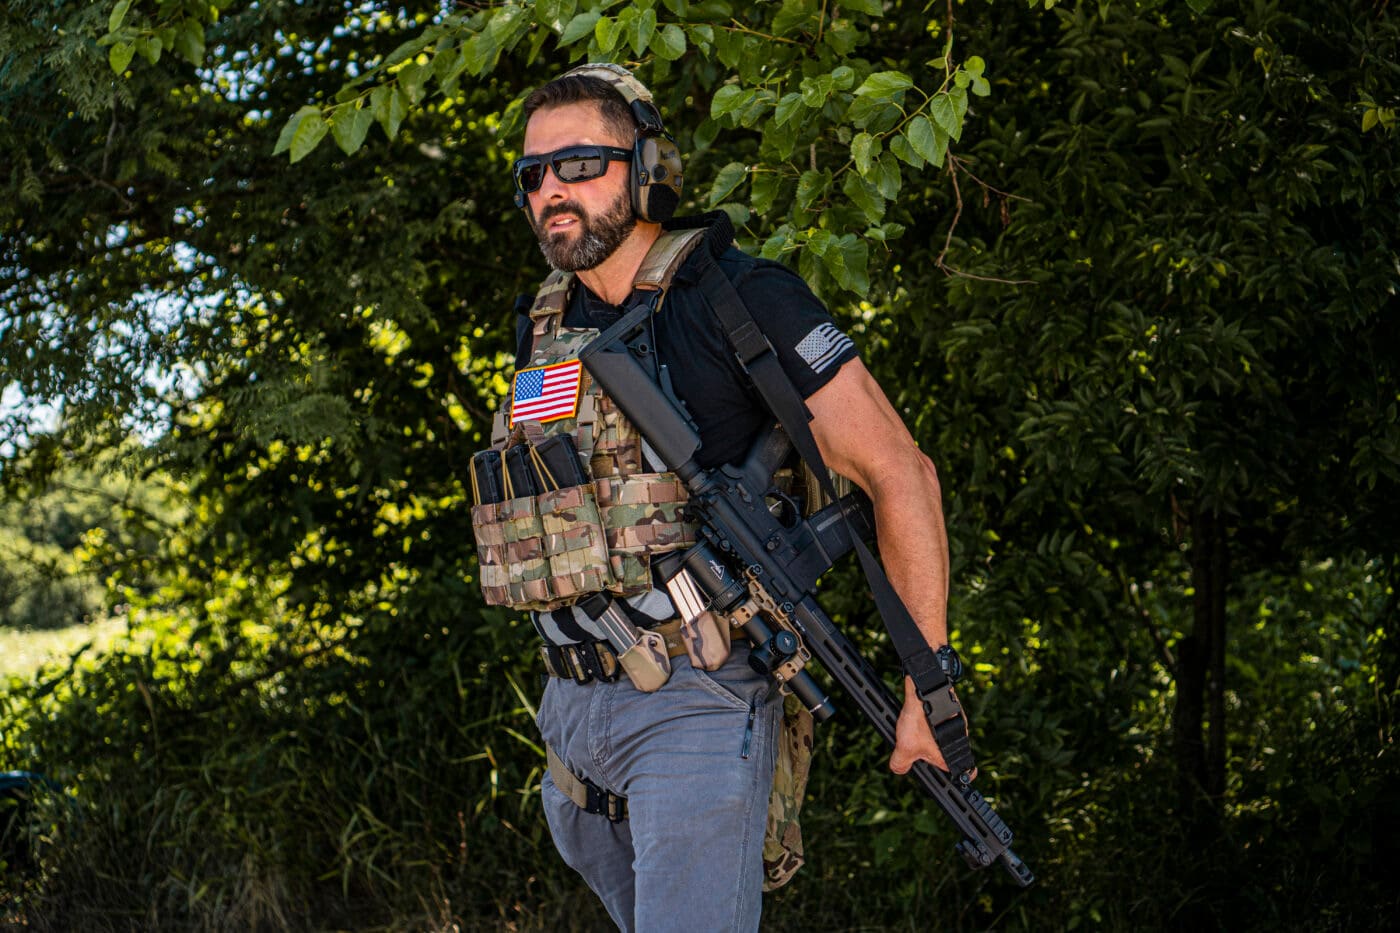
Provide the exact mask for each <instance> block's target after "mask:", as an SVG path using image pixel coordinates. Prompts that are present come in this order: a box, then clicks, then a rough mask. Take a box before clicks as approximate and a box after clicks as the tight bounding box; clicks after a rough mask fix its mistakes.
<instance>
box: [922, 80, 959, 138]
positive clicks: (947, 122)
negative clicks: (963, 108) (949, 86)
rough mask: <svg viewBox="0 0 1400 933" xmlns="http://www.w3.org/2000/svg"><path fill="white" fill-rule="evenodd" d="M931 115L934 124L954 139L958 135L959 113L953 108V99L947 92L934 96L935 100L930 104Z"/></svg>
mask: <svg viewBox="0 0 1400 933" xmlns="http://www.w3.org/2000/svg"><path fill="white" fill-rule="evenodd" d="M928 109H929V114H930V115H932V117H933V122H934V123H937V124H938V126H939V128H940V129H942V130H943V132H945V133H947V134H948V135H949V136H952V137H953V138H954V139H956V138H957V135H958V113H957V109H956V108H955V107H954V106H953V101H952V99H951V98H950V97H949V96H948V95H947V93H946V92H941V93H938V94H935V95H933V100H932V101H931V102H930V103H929V108H928Z"/></svg>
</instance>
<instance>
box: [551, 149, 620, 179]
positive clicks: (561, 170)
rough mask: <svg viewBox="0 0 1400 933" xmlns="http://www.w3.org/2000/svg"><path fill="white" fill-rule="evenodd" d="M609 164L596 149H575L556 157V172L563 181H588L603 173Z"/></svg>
mask: <svg viewBox="0 0 1400 933" xmlns="http://www.w3.org/2000/svg"><path fill="white" fill-rule="evenodd" d="M607 164H608V163H607V161H606V159H605V158H604V156H603V154H602V153H601V152H599V151H598V150H596V149H593V150H585V149H575V150H572V151H570V152H569V153H567V154H560V155H559V156H558V157H556V158H555V159H554V174H555V176H556V177H557V178H558V179H559V180H560V181H563V182H575V181H588V180H589V179H590V178H597V177H598V176H599V175H601V174H603V172H604V171H605V170H606V169H607Z"/></svg>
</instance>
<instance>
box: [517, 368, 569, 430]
mask: <svg viewBox="0 0 1400 933" xmlns="http://www.w3.org/2000/svg"><path fill="white" fill-rule="evenodd" d="M582 373H583V365H582V364H581V363H580V362H579V361H578V360H569V361H568V362H566V363H555V364H554V365H552V366H538V367H536V368H534V369H522V370H520V371H519V372H517V373H516V374H515V382H514V384H513V386H512V388H511V402H510V425H511V427H515V425H516V424H517V423H518V422H521V421H558V420H559V419H560V418H572V417H573V416H574V415H575V414H577V413H578V390H579V378H580V376H581V375H582Z"/></svg>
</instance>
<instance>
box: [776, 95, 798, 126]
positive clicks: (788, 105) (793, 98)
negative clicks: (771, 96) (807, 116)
mask: <svg viewBox="0 0 1400 933" xmlns="http://www.w3.org/2000/svg"><path fill="white" fill-rule="evenodd" d="M801 109H802V95H801V94H799V93H797V92H796V91H793V92H792V93H790V94H784V95H783V99H782V100H780V101H778V107H777V110H776V111H775V112H774V114H773V121H774V122H775V123H777V124H778V125H779V126H787V125H788V123H790V122H791V121H792V118H793V117H795V116H797V114H798V112H799V111H800V110H801Z"/></svg>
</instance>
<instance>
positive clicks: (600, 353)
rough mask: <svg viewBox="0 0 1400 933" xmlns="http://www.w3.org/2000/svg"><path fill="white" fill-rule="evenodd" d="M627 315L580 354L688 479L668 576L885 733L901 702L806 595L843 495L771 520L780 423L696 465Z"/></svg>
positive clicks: (797, 690)
mask: <svg viewBox="0 0 1400 933" xmlns="http://www.w3.org/2000/svg"><path fill="white" fill-rule="evenodd" d="M627 324H628V322H627V321H625V320H624V321H620V322H619V324H618V325H614V326H613V327H612V328H609V329H608V330H607V331H606V332H604V333H603V334H601V335H600V336H599V337H598V339H596V340H594V341H593V342H592V343H590V344H589V345H588V346H587V347H585V348H584V350H583V351H582V352H581V353H580V354H579V358H580V360H582V362H583V365H584V366H585V368H587V370H588V372H589V373H590V374H591V375H592V377H593V379H594V380H595V381H596V382H597V383H598V384H599V385H600V386H602V388H603V390H604V391H605V392H606V393H607V394H608V395H609V396H610V397H611V398H612V399H613V400H614V401H615V402H616V403H617V405H618V407H619V408H620V409H621V410H622V412H623V414H625V415H626V416H627V418H628V420H629V421H631V422H632V424H633V425H634V426H635V427H636V429H637V430H638V431H639V432H640V433H641V435H642V437H643V438H645V439H646V441H647V442H648V443H649V444H650V445H651V448H652V449H653V450H654V451H656V453H657V455H658V456H659V457H660V458H661V460H662V461H663V462H664V463H665V465H666V467H667V469H669V470H671V471H672V472H674V473H675V474H676V475H677V476H678V477H679V478H680V480H681V481H682V482H684V483H685V484H686V488H687V490H688V492H689V494H690V501H689V503H688V504H687V510H688V512H689V515H690V517H691V518H692V519H693V520H695V521H696V522H698V523H699V525H700V534H701V537H702V538H703V541H701V542H700V543H699V544H697V545H696V547H695V548H694V549H692V550H691V551H689V552H686V553H685V554H684V555H683V556H681V557H678V558H676V559H675V560H673V561H672V562H671V564H670V565H669V568H668V569H669V570H670V572H671V573H673V574H675V575H676V577H683V576H684V577H688V578H689V579H688V580H687V581H686V586H685V587H682V589H686V588H691V589H692V594H693V586H694V585H698V586H699V588H700V589H701V590H703V591H704V594H705V595H706V596H708V597H709V601H710V606H709V608H712V609H714V610H715V611H717V612H720V613H721V614H724V615H727V616H729V618H730V619H731V620H732V621H733V622H734V623H735V624H742V625H743V627H744V629H745V633H746V634H747V635H748V636H749V638H750V640H751V641H753V643H754V645H755V651H754V655H756V656H757V657H758V659H759V662H760V663H761V664H762V665H763V666H764V667H766V668H767V670H768V672H769V673H771V674H772V675H773V676H774V677H775V679H777V680H779V682H780V683H782V684H783V686H784V687H786V688H788V689H791V690H792V692H793V693H794V694H796V695H797V696H798V698H799V699H800V700H802V702H803V703H804V705H806V706H807V707H808V709H809V710H811V711H812V713H813V718H814V719H816V720H817V721H818V722H820V721H824V720H825V719H827V718H829V717H830V716H831V715H832V713H833V712H834V707H832V705H831V703H830V701H829V700H828V699H827V698H826V697H825V696H824V695H823V694H822V692H821V689H820V688H819V687H818V686H817V685H816V683H815V681H814V680H813V679H812V678H811V676H810V675H809V674H808V673H807V672H806V671H805V670H803V669H801V667H802V662H803V661H804V660H805V658H804V654H805V653H806V652H810V656H811V657H815V658H816V659H817V660H818V661H820V662H821V665H822V667H823V668H824V669H825V670H826V672H827V674H828V675H829V676H830V677H831V678H832V679H833V680H835V681H836V682H837V683H838V684H840V685H841V687H842V688H843V689H844V690H845V692H846V693H847V694H848V695H849V696H850V697H851V698H852V699H853V700H855V702H856V705H857V706H858V707H860V710H861V712H862V713H864V714H865V716H866V718H867V719H869V720H870V722H871V723H872V724H873V725H874V726H875V729H876V731H877V732H879V733H880V735H882V736H883V737H884V739H885V741H887V742H889V743H890V744H891V745H893V744H894V741H895V724H896V723H897V722H898V720H899V711H900V705H899V703H898V702H897V701H896V699H895V697H894V696H893V694H892V693H891V692H890V690H889V688H888V687H887V686H885V684H884V682H883V681H882V680H881V679H880V677H879V675H878V674H876V673H875V671H874V670H873V669H872V668H871V667H870V665H869V664H868V663H866V661H865V659H864V658H862V657H861V656H860V654H859V652H858V651H857V650H856V648H855V646H854V645H853V644H852V643H851V642H850V641H849V640H848V639H847V638H846V637H845V635H843V634H842V633H841V631H840V630H839V629H837V628H836V625H835V623H834V622H832V620H831V618H830V617H829V616H827V614H826V613H825V612H824V611H822V608H821V606H820V605H819V604H818V603H817V601H816V598H815V596H814V595H813V589H814V588H815V585H816V581H817V578H818V577H819V576H820V575H821V573H822V572H824V571H825V570H826V569H827V568H829V567H830V566H831V564H832V562H833V561H834V560H835V558H836V557H838V556H839V555H840V553H841V552H843V551H845V550H847V549H848V548H849V547H850V546H852V545H853V544H854V541H851V540H849V539H850V537H851V534H854V532H851V534H846V535H845V537H843V535H842V533H840V532H837V531H835V529H836V528H837V527H838V525H839V518H840V516H839V510H841V509H842V507H843V505H842V503H840V502H837V503H833V504H832V505H829V506H827V507H826V509H824V510H823V511H821V512H819V513H817V514H816V515H814V516H812V517H811V518H809V519H806V520H803V519H802V518H801V517H800V516H799V515H791V514H789V515H787V516H785V518H786V520H780V517H779V516H775V515H774V514H773V512H772V511H770V508H769V500H770V498H771V490H770V488H769V487H770V482H771V474H772V468H773V467H775V466H776V465H777V463H778V462H779V461H780V460H781V458H782V456H784V455H785V454H786V452H787V445H786V438H785V436H784V435H783V433H782V429H781V428H778V427H775V428H774V429H773V431H772V432H770V433H769V434H767V435H765V436H763V437H760V438H759V440H758V442H757V443H756V444H755V446H754V449H753V451H752V452H751V454H750V456H749V457H748V458H746V461H745V463H744V464H743V465H740V466H735V465H725V466H720V467H715V468H711V469H704V468H702V467H700V466H699V464H697V463H696V460H695V454H696V451H697V450H699V448H700V436H699V434H698V433H697V431H696V429H695V426H694V424H693V422H692V421H691V420H690V418H689V416H688V414H687V413H686V411H685V406H684V403H683V402H681V401H680V400H679V399H677V398H676V397H675V395H674V393H673V392H672V391H671V390H670V380H669V377H668V374H667V373H666V371H665V367H664V366H662V367H660V368H659V370H658V377H659V378H658V380H653V378H652V376H651V375H650V374H649V373H648V372H647V371H646V370H645V369H644V368H643V367H642V366H641V364H639V363H638V362H637V360H636V359H635V358H634V357H633V355H632V351H631V350H630V349H629V347H628V345H627V343H626V342H625V339H624V337H625V334H626V331H625V328H626V327H627ZM658 382H659V383H660V384H659V385H658ZM833 510H835V511H833ZM678 565H679V566H678ZM735 567H737V568H741V570H740V574H741V577H737V578H736V577H735V575H734V573H733V568H735ZM682 571H688V572H686V573H682ZM662 572H663V574H664V573H665V572H666V570H664V569H663V570H662ZM670 588H671V587H670V586H669V585H668V589H670ZM672 591H673V595H676V594H675V590H674V589H672ZM678 605H680V603H679V602H678ZM682 611H683V612H687V611H688V610H686V609H685V608H682ZM689 611H694V607H692V610H689ZM770 626H773V627H775V628H776V630H774V629H770ZM789 636H795V639H793V638H791V637H789ZM793 641H796V642H797V644H796V645H793ZM910 774H911V775H912V776H913V777H914V779H915V780H916V781H917V782H918V783H919V785H920V786H921V787H923V789H924V791H925V792H926V793H927V794H928V795H929V796H930V797H932V798H933V799H934V801H935V802H936V803H937V804H938V805H939V806H940V807H942V808H943V810H944V812H945V813H947V814H948V816H949V818H950V819H951V820H952V821H953V824H954V825H955V826H956V827H957V830H958V832H959V833H960V834H961V835H962V839H961V840H960V841H959V842H958V843H957V844H956V846H955V848H956V850H957V851H958V853H960V854H961V855H962V856H963V858H964V859H965V860H966V861H967V863H968V864H969V865H970V866H972V867H973V868H985V867H987V866H988V865H991V864H992V863H993V862H994V861H999V862H1001V864H1002V866H1003V867H1005V869H1006V870H1007V871H1008V872H1010V874H1011V876H1012V878H1014V879H1015V880H1016V882H1017V884H1019V885H1021V886H1022V887H1025V886H1027V885H1029V884H1030V883H1031V882H1032V881H1033V880H1034V875H1033V874H1032V873H1031V871H1030V869H1028V868H1027V867H1026V865H1025V864H1024V863H1023V862H1022V861H1021V860H1020V858H1018V857H1017V856H1016V854H1015V853H1014V852H1012V851H1011V840H1012V832H1011V829H1010V828H1009V827H1008V826H1007V825H1006V823H1005V822H1004V821H1003V820H1002V819H1001V818H1000V817H999V816H997V814H996V812H995V811H993V809H992V807H991V805H990V804H989V803H988V802H987V801H986V799H985V798H984V797H983V796H982V795H981V794H980V793H979V792H978V791H976V790H974V789H973V788H972V786H971V782H970V781H969V780H965V779H964V780H959V781H957V782H954V781H953V780H952V779H951V778H950V777H949V776H948V775H947V774H946V773H945V772H943V771H941V770H939V769H937V768H935V767H933V766H932V765H930V764H928V763H927V762H923V761H920V762H916V763H915V764H914V767H913V768H912V769H910ZM964 777H966V776H964Z"/></svg>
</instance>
